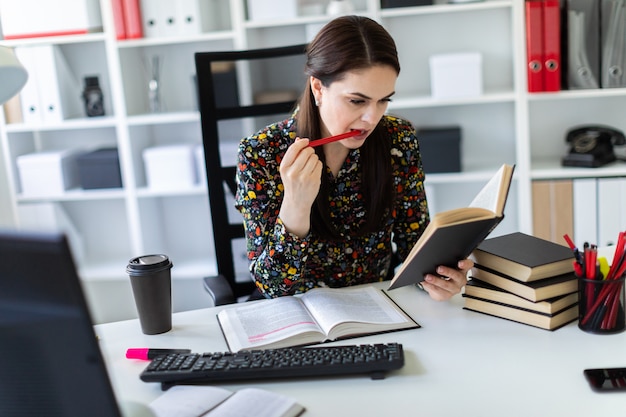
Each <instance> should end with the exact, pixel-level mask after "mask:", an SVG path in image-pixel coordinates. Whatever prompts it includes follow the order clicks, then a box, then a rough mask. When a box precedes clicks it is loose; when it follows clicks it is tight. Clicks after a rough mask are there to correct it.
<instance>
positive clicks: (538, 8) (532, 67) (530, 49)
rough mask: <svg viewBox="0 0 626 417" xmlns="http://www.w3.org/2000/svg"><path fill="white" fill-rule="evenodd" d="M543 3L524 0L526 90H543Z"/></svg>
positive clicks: (536, 0) (537, 0)
mask: <svg viewBox="0 0 626 417" xmlns="http://www.w3.org/2000/svg"><path fill="white" fill-rule="evenodd" d="M542 6H543V4H542V0H526V2H525V7H526V59H527V62H526V63H527V66H526V70H527V72H528V91H529V92H531V93H532V92H537V91H544V76H543V73H544V69H543V62H544V59H543V29H544V25H543V7H542Z"/></svg>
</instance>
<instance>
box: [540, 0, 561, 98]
mask: <svg viewBox="0 0 626 417" xmlns="http://www.w3.org/2000/svg"><path fill="white" fill-rule="evenodd" d="M542 14H543V19H542V22H543V59H544V61H543V91H559V90H561V11H560V4H559V0H543V1H542Z"/></svg>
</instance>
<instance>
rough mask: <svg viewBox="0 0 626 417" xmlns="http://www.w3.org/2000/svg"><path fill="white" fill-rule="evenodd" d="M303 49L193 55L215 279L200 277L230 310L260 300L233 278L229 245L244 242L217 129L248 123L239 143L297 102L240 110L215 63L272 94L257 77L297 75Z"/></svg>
mask: <svg viewBox="0 0 626 417" xmlns="http://www.w3.org/2000/svg"><path fill="white" fill-rule="evenodd" d="M305 48H306V45H305V44H301V45H293V46H287V47H275V48H267V49H255V50H247V51H225V52H198V53H196V54H195V63H196V77H197V82H198V94H199V106H200V116H201V123H202V142H203V145H204V155H205V168H206V174H207V180H208V189H209V193H208V194H209V206H210V210H211V213H210V215H211V222H212V225H213V239H214V243H215V255H216V258H217V273H218V274H217V275H216V276H209V277H205V278H204V287H205V289H206V290H207V291H208V292H209V294H210V295H211V297H212V298H213V301H214V303H215V305H223V304H230V303H233V302H236V301H238V300H241V299H243V300H246V299H249V298H250V296H251V295H252V297H253V298H254V297H255V296H254V294H255V293H256V294H257V295H259V293H258V291H257V290H256V288H255V286H254V282H253V280H252V277H251V276H250V273H249V272H247V273H244V274H243V275H245V276H243V277H238V276H237V274H236V260H235V253H234V251H233V245H232V244H233V242H234V241H237V240H241V239H244V238H245V234H244V228H243V221H242V220H241V221H237V222H236V223H233V222H232V221H231V219H229V215H228V204H229V203H228V201H231V203H232V197H233V196H234V194H235V190H236V183H235V173H236V170H235V168H236V167H235V163H236V155H232V159H230V160H229V161H227V163H226V164H224V162H223V161H222V157H221V155H220V143H222V142H223V141H224V140H225V139H224V136H226V135H225V134H224V132H222V134H221V135H220V125H221V123H223V121H227V120H241V121H242V123H241V124H240V126H245V125H246V124H245V123H244V120H252V121H253V123H252V125H253V126H254V127H253V128H252V130H250V131H245V132H243V133H242V134H241V136H240V137H239V139H240V138H242V137H245V136H248V135H250V134H252V133H254V132H255V131H256V130H259V129H260V128H262V127H264V126H265V125H266V124H268V123H269V122H268V121H267V120H270V119H269V116H279V115H281V116H282V115H284V116H287V115H289V113H290V112H291V111H292V110H293V109H294V106H295V103H296V100H295V99H291V100H288V101H280V102H275V103H264V104H251V105H245V104H244V105H239V102H240V100H239V95H238V93H237V88H236V84H234V83H236V81H234V80H236V73H235V72H231V73H230V77H231V78H230V81H229V80H228V76H224V75H223V73H220V74H217V73H214V72H212V69H215V68H216V65H215V63H235V64H237V63H247V64H248V65H249V67H250V68H248V71H249V72H248V73H249V74H251V77H252V78H257V79H256V80H255V81H256V84H257V85H259V84H263V87H264V88H271V85H269V84H271V83H270V82H267V83H266V82H265V81H259V80H258V78H259V76H263V74H265V75H266V76H267V77H269V78H271V77H272V76H273V77H274V78H276V77H277V76H278V78H280V74H277V72H279V71H277V70H278V69H280V68H283V69H285V70H288V71H289V72H291V73H296V74H298V73H300V74H302V70H303V69H304V55H305ZM270 60H271V61H270ZM273 61H275V62H276V63H279V62H281V63H282V64H279V65H268V63H269V62H273ZM298 62H301V64H299V63H298ZM263 65H264V67H263ZM257 66H258V67H259V69H257ZM235 68H238V66H235ZM236 70H237V69H236ZM236 70H235V71H236ZM233 77H235V78H233ZM304 80H305V78H304V76H303V75H301V76H300V81H299V84H300V85H299V86H298V87H297V88H298V90H300V89H301V88H302V87H303V86H304ZM251 84H254V83H251ZM229 85H231V86H233V85H234V86H235V88H234V89H233V88H231V89H230V91H228V90H229V88H228V86H229ZM250 93H252V91H251V92H250ZM251 96H252V94H251ZM260 117H267V119H266V120H265V121H263V120H262V119H260ZM251 118H252V119H251ZM271 120H272V121H276V120H279V119H278V118H275V119H271ZM231 143H232V138H231ZM229 158H230V156H229Z"/></svg>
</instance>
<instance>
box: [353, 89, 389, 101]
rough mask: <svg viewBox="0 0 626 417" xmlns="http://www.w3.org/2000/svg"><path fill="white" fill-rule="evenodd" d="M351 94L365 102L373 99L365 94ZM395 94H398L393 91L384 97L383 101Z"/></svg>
mask: <svg viewBox="0 0 626 417" xmlns="http://www.w3.org/2000/svg"><path fill="white" fill-rule="evenodd" d="M350 94H352V95H355V96H358V97H361V98H362V99H365V100H371V99H372V98H371V97H369V96H367V95H365V94H363V93H359V92H354V93H350ZM394 94H396V92H395V91H392V92H391V93H389V94H387V95H386V96H385V97H383V98H382V99H381V100H384V99H386V98H389V97H391V96H393V95H394Z"/></svg>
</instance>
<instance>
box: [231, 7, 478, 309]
mask: <svg viewBox="0 0 626 417" xmlns="http://www.w3.org/2000/svg"><path fill="white" fill-rule="evenodd" d="M306 52H307V60H306V65H305V74H306V75H307V77H308V82H307V84H306V87H305V89H304V92H303V94H302V96H301V98H300V100H299V103H298V108H297V109H296V110H295V112H294V113H293V115H292V116H291V117H290V118H289V119H287V120H284V121H280V122H277V123H275V124H272V125H270V126H267V127H266V128H264V129H263V130H261V131H259V132H258V133H256V134H254V135H252V136H250V137H248V138H245V139H243V140H242V141H241V144H240V147H239V160H238V171H237V180H238V187H239V188H238V191H237V196H236V201H237V207H238V209H239V210H240V211H241V213H242V214H243V217H244V223H245V227H246V234H247V245H248V255H249V258H250V261H251V264H250V265H251V273H252V276H253V278H254V280H255V281H256V284H257V287H258V289H259V291H260V292H261V293H262V294H263V295H264V296H266V297H277V296H282V295H291V294H295V293H300V292H304V291H307V290H309V289H311V288H314V287H322V286H328V287H343V286H349V285H356V284H363V283H369V282H376V281H381V280H385V279H390V278H391V277H392V275H391V276H390V275H389V274H390V272H389V271H390V265H391V267H393V264H392V255H393V257H397V259H398V260H399V261H400V262H401V261H402V260H404V259H405V258H406V256H407V254H408V252H409V251H410V249H411V247H412V246H413V245H414V243H415V242H416V241H417V239H418V238H419V236H420V235H421V233H422V232H423V231H424V228H425V227H426V225H427V224H428V222H429V214H428V205H427V202H426V195H425V193H424V172H423V170H422V162H421V157H420V153H419V144H418V140H417V138H416V136H415V130H414V128H413V126H412V125H411V123H410V122H408V121H406V120H403V119H400V118H397V117H393V116H389V115H386V114H385V112H386V110H387V106H388V104H389V102H390V101H391V97H392V96H393V94H394V92H395V84H396V80H397V78H398V74H399V73H400V64H399V61H398V56H397V51H396V47H395V43H394V40H393V39H392V37H391V36H390V35H389V33H388V32H387V31H386V30H385V29H384V28H383V27H382V26H381V25H379V24H378V23H376V22H375V21H373V20H371V19H369V18H366V17H361V16H343V17H339V18H336V19H334V20H332V21H331V22H329V23H328V24H327V25H326V26H324V27H323V28H322V29H321V31H320V32H319V33H318V34H317V36H316V37H315V39H314V40H313V41H312V42H311V43H310V44H309V45H308V47H307V51H306ZM351 131H356V136H353V137H350V138H347V139H343V140H340V141H336V142H332V143H326V144H324V145H322V146H317V147H312V146H309V145H310V141H313V140H315V139H319V138H323V137H327V136H331V135H337V134H341V133H346V132H351ZM394 247H395V251H393V250H392V248H394ZM472 266H473V263H472V261H471V260H469V259H465V260H459V263H458V265H457V268H458V269H455V268H449V267H445V266H441V267H439V268H438V270H437V273H438V274H440V275H442V276H443V277H446V279H441V278H440V277H437V276H435V275H427V276H426V277H425V281H424V282H423V284H422V285H423V288H424V290H426V291H427V292H428V293H429V294H430V296H431V297H432V298H433V299H436V300H445V299H448V298H450V297H451V296H453V295H454V294H457V293H459V292H460V291H461V288H462V287H463V286H464V285H465V284H466V282H467V280H466V275H467V271H468V270H469V269H470V268H471V267H472Z"/></svg>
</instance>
